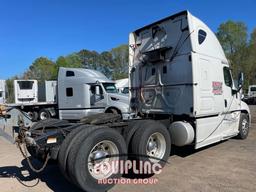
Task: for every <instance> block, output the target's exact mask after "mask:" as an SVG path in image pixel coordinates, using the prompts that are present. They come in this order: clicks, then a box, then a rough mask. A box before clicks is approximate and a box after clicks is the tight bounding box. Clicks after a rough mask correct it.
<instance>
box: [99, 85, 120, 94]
mask: <svg viewBox="0 0 256 192" xmlns="http://www.w3.org/2000/svg"><path fill="white" fill-rule="evenodd" d="M102 84H103V86H104V89H105V90H106V92H107V93H117V89H116V86H115V83H102Z"/></svg>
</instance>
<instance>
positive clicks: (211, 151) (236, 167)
mask: <svg viewBox="0 0 256 192" xmlns="http://www.w3.org/2000/svg"><path fill="white" fill-rule="evenodd" d="M250 108H251V112H252V114H253V115H252V121H253V124H252V127H251V130H250V134H249V137H248V138H247V139H246V140H236V139H230V140H228V141H225V142H221V143H218V144H215V145H212V146H210V147H207V148H204V149H202V150H198V151H194V150H191V149H189V148H183V149H174V151H173V152H172V153H173V154H172V155H171V156H170V158H169V162H170V164H168V165H167V166H166V167H165V168H164V170H163V172H162V173H161V174H160V175H157V176H154V178H156V179H158V182H157V183H156V184H154V185H151V184H148V185H121V184H119V185H116V186H115V187H114V188H113V189H112V190H111V191H113V192H117V191H131V192H132V191H147V192H148V191H172V192H176V191H195V192H199V191H207V192H209V191H214V192H215V191H230V192H234V191H250V192H252V191H256V159H255V158H256V106H251V107H250ZM0 146H1V147H0V154H1V155H0V186H1V187H0V190H1V192H13V191H19V192H31V191H34V192H35V191H36V192H48V191H62V192H65V191H67V192H70V191H76V192H78V191H79V190H78V189H76V188H75V187H74V186H72V185H70V184H69V183H68V182H67V181H66V180H65V179H64V177H63V176H62V175H61V173H60V171H59V170H58V167H57V166H56V165H50V166H48V167H47V169H46V170H45V171H44V172H43V173H41V174H33V173H32V172H30V171H27V167H28V166H27V163H26V161H25V160H24V159H23V158H22V156H21V155H20V153H19V151H18V149H17V148H16V146H15V145H12V144H10V143H8V142H7V141H6V140H5V139H3V138H2V137H0ZM36 178H39V180H38V179H36ZM19 181H20V182H19ZM21 183H25V184H26V185H29V186H33V185H35V186H34V187H25V186H23V185H22V184H21Z"/></svg>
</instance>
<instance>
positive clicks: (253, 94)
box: [246, 85, 256, 105]
mask: <svg viewBox="0 0 256 192" xmlns="http://www.w3.org/2000/svg"><path fill="white" fill-rule="evenodd" d="M246 102H247V103H249V104H254V105H255V104H256V85H249V87H248V94H247V98H246Z"/></svg>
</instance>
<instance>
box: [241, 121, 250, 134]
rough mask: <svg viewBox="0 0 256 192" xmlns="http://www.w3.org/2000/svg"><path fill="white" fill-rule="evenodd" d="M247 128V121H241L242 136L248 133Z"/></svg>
mask: <svg viewBox="0 0 256 192" xmlns="http://www.w3.org/2000/svg"><path fill="white" fill-rule="evenodd" d="M248 127H249V124H248V121H247V119H243V121H242V131H243V134H244V135H246V134H247V132H248Z"/></svg>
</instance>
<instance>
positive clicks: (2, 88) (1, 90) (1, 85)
mask: <svg viewBox="0 0 256 192" xmlns="http://www.w3.org/2000/svg"><path fill="white" fill-rule="evenodd" d="M5 102H6V82H5V80H0V104H3V103H5Z"/></svg>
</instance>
